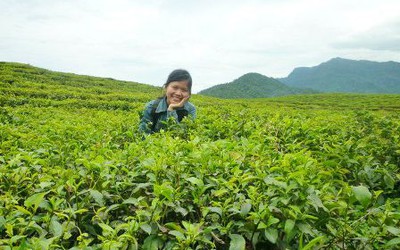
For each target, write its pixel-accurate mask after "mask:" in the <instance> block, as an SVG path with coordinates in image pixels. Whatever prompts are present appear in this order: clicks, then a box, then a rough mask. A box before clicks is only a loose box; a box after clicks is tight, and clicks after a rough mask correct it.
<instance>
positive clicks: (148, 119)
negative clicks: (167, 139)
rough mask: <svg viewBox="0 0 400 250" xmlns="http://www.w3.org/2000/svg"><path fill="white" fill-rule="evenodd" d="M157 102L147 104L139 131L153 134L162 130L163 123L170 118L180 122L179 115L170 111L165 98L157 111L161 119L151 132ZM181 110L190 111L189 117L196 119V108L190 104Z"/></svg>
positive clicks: (187, 103)
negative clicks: (154, 105) (154, 107)
mask: <svg viewBox="0 0 400 250" xmlns="http://www.w3.org/2000/svg"><path fill="white" fill-rule="evenodd" d="M156 101H157V100H152V101H150V102H148V103H147V104H146V107H145V110H144V113H143V117H142V119H141V121H140V124H139V131H141V132H144V133H147V134H151V133H154V132H157V131H159V130H160V129H161V128H163V125H164V124H163V122H165V121H167V120H168V119H169V118H170V117H173V118H174V119H175V121H176V122H178V114H177V112H176V110H174V111H168V104H167V98H166V97H164V98H162V99H161V100H160V102H159V103H158V106H157V109H156V110H155V112H156V113H160V114H159V118H158V120H157V123H156V125H155V127H154V130H153V131H152V130H151V123H152V121H153V118H152V109H153V104H154V102H156ZM179 109H185V110H187V111H188V116H189V117H191V118H192V119H195V118H196V108H195V106H194V105H193V104H191V103H190V102H186V103H185V104H184V105H183V107H182V108H179Z"/></svg>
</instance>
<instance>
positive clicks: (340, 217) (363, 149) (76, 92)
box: [0, 63, 400, 249]
mask: <svg viewBox="0 0 400 250" xmlns="http://www.w3.org/2000/svg"><path fill="white" fill-rule="evenodd" d="M0 69H1V70H0V72H1V74H0V75H1V77H0V79H1V80H0V88H1V90H2V91H1V94H0V105H1V107H0V141H1V146H0V247H1V248H2V249H19V248H21V249H320V248H321V249H398V247H399V244H400V223H399V221H400V205H399V204H400V198H399V196H400V190H399V188H400V185H399V179H400V172H399V166H400V138H399V135H400V115H399V110H400V105H399V104H400V98H399V96H398V95H314V96H311V97H310V96H295V97H285V98H275V99H257V100H218V99H214V98H206V97H202V96H196V95H195V96H193V98H192V99H193V102H194V103H195V104H196V106H197V107H198V118H197V119H196V120H195V121H190V120H185V121H184V122H183V123H182V124H180V125H176V124H171V125H170V126H169V129H168V130H166V131H162V132H160V133H157V134H153V135H150V136H143V135H141V134H139V133H138V132H137V131H138V123H139V115H140V112H141V111H142V109H143V107H144V103H145V102H146V101H147V100H150V99H152V98H154V97H156V96H157V94H159V93H160V91H159V89H156V88H153V87H148V88H146V87H145V86H142V85H135V84H133V83H126V82H118V81H115V80H112V79H101V78H90V77H85V76H77V75H72V74H71V75H69V74H61V73H54V72H48V71H45V70H41V69H37V68H32V67H28V66H26V65H19V64H7V63H0ZM136 87H137V89H136Z"/></svg>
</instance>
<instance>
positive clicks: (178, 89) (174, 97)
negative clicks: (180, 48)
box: [139, 69, 196, 134]
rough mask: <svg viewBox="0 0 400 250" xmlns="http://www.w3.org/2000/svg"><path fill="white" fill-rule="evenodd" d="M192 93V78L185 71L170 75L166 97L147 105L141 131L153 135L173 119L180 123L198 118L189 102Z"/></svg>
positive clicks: (181, 70) (166, 84)
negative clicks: (188, 118) (185, 119)
mask: <svg viewBox="0 0 400 250" xmlns="http://www.w3.org/2000/svg"><path fill="white" fill-rule="evenodd" d="M191 91H192V77H191V76H190V74H189V72H187V71H186V70H184V69H176V70H174V71H172V72H171V74H169V76H168V79H167V82H166V83H165V84H164V92H165V94H164V96H163V97H161V98H158V99H157V100H153V101H150V102H148V103H147V104H146V107H145V110H144V114H143V117H142V119H141V121H140V124H139V130H140V131H142V132H144V133H147V134H151V133H154V132H158V131H159V130H160V129H162V128H163V127H164V125H165V121H167V120H169V119H170V118H171V117H173V119H175V121H177V122H180V121H181V120H182V119H183V118H184V117H185V116H190V117H191V118H192V119H194V118H196V108H195V107H194V106H193V104H191V103H190V102H188V100H189V98H190V95H191V93H192V92H191Z"/></svg>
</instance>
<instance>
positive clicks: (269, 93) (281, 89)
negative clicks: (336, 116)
mask: <svg viewBox="0 0 400 250" xmlns="http://www.w3.org/2000/svg"><path fill="white" fill-rule="evenodd" d="M315 92H316V91H311V90H303V89H298V88H293V87H289V86H287V85H285V84H283V83H281V82H280V81H278V80H276V79H274V78H269V77H267V76H264V75H261V74H258V73H247V74H245V75H243V76H241V77H239V78H238V79H236V80H234V81H232V82H229V83H225V84H219V85H216V86H213V87H211V88H208V89H205V90H202V91H200V92H199V94H202V95H208V96H214V97H220V98H262V97H274V96H284V95H292V94H300V93H303V94H306V93H315Z"/></svg>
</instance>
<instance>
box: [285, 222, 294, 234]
mask: <svg viewBox="0 0 400 250" xmlns="http://www.w3.org/2000/svg"><path fill="white" fill-rule="evenodd" d="M294 225H295V222H294V221H293V220H290V219H289V220H286V222H285V229H284V230H285V233H286V235H289V234H290V233H291V232H292V230H293V228H294Z"/></svg>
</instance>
